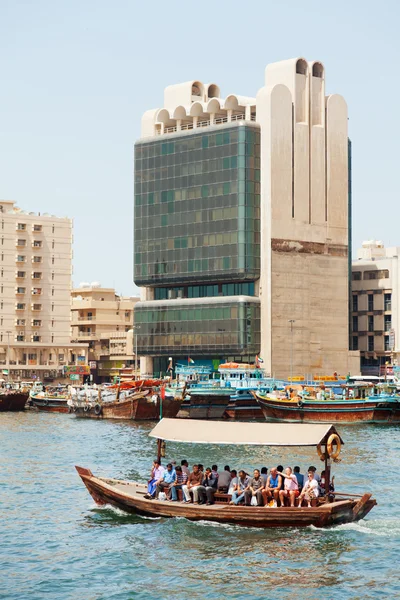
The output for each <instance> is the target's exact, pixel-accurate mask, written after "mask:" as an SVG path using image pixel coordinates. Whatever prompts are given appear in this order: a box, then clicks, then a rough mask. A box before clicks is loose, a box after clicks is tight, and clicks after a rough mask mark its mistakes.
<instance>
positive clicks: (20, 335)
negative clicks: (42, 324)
mask: <svg viewBox="0 0 400 600" xmlns="http://www.w3.org/2000/svg"><path fill="white" fill-rule="evenodd" d="M24 341H25V336H24V335H23V334H22V333H19V334H18V335H17V342H24Z"/></svg>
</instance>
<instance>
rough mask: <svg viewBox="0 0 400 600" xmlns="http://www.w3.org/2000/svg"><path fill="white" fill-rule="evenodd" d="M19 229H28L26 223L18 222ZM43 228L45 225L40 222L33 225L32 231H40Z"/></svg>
mask: <svg viewBox="0 0 400 600" xmlns="http://www.w3.org/2000/svg"><path fill="white" fill-rule="evenodd" d="M17 230H18V231H26V230H27V227H26V223H17ZM42 230H43V225H38V224H33V225H32V231H35V232H36V233H38V232H40V231H42ZM53 233H54V225H53Z"/></svg>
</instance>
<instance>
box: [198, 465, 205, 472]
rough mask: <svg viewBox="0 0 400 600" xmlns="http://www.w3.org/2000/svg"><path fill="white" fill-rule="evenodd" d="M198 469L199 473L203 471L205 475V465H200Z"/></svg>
mask: <svg viewBox="0 0 400 600" xmlns="http://www.w3.org/2000/svg"><path fill="white" fill-rule="evenodd" d="M198 467H199V471H201V472H202V473H204V465H202V464H201V463H199V464H198Z"/></svg>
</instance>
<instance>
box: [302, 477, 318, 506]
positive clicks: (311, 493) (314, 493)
mask: <svg viewBox="0 0 400 600" xmlns="http://www.w3.org/2000/svg"><path fill="white" fill-rule="evenodd" d="M318 496H319V489H318V481H317V480H316V479H315V478H314V473H313V471H309V472H308V477H307V481H306V483H305V484H304V487H303V489H302V491H301V494H300V496H299V506H301V503H302V501H303V498H305V499H306V500H307V503H308V508H311V500H312V499H313V498H318Z"/></svg>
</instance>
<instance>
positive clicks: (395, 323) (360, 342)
mask: <svg viewBox="0 0 400 600" xmlns="http://www.w3.org/2000/svg"><path fill="white" fill-rule="evenodd" d="M399 256H400V247H398V246H396V247H391V248H385V246H384V244H383V243H382V242H380V241H375V240H369V241H366V242H364V243H363V245H362V248H360V249H359V250H358V251H357V259H355V260H354V261H353V265H352V302H351V310H352V313H351V319H352V320H351V326H352V335H351V339H352V347H353V349H354V350H359V351H360V354H361V371H362V373H363V374H365V375H368V374H373V375H380V374H384V373H385V370H386V372H387V371H388V369H389V370H391V367H392V366H396V365H399V364H400V363H399V359H400V356H399V352H400V351H399V341H400V338H399V336H400V322H399V314H400V312H399V311H400V287H399V286H400V265H399Z"/></svg>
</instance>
